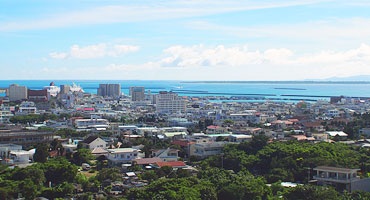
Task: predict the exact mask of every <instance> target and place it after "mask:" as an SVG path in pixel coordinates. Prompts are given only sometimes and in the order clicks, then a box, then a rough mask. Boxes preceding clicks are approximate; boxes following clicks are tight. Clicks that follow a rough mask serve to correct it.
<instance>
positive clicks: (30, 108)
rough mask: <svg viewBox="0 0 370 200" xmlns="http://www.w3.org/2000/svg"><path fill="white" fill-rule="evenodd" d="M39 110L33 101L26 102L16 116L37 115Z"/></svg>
mask: <svg viewBox="0 0 370 200" xmlns="http://www.w3.org/2000/svg"><path fill="white" fill-rule="evenodd" d="M36 113H37V108H36V104H35V103H34V102H31V101H24V102H22V103H21V105H20V106H19V110H18V112H17V113H16V115H28V114H36Z"/></svg>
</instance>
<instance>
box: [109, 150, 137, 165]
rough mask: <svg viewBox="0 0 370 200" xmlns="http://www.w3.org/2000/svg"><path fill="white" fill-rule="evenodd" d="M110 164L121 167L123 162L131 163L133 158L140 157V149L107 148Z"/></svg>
mask: <svg viewBox="0 0 370 200" xmlns="http://www.w3.org/2000/svg"><path fill="white" fill-rule="evenodd" d="M107 151H108V156H107V159H108V165H109V166H118V167H121V166H122V164H127V163H131V162H132V160H134V159H137V158H139V153H140V150H138V149H133V148H118V149H107Z"/></svg>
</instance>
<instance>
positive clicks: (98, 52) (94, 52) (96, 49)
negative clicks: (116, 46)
mask: <svg viewBox="0 0 370 200" xmlns="http://www.w3.org/2000/svg"><path fill="white" fill-rule="evenodd" d="M106 48H107V45H106V44H104V43H101V44H97V45H89V46H85V47H80V46H79V45H73V46H71V47H70V51H69V55H70V56H71V57H72V58H77V59H88V58H102V57H104V56H105V54H106Z"/></svg>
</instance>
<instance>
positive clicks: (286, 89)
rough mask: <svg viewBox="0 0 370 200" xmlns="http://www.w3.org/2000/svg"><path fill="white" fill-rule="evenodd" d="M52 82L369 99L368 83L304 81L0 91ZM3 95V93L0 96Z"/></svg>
mask: <svg viewBox="0 0 370 200" xmlns="http://www.w3.org/2000/svg"><path fill="white" fill-rule="evenodd" d="M51 82H54V83H55V85H57V86H59V85H62V84H72V83H75V84H77V85H80V86H81V87H82V88H83V89H84V90H85V92H89V93H94V94H96V93H97V88H98V87H99V84H100V83H120V84H121V87H122V92H123V93H124V94H128V93H129V87H132V86H143V87H145V88H146V91H148V90H150V91H151V92H152V93H158V92H159V91H170V90H172V91H173V92H176V93H179V95H181V96H227V97H231V96H245V97H265V98H268V99H283V101H284V99H285V101H288V100H289V99H297V100H298V99H312V100H317V99H326V100H327V99H329V98H330V96H341V95H343V96H350V97H369V98H370V82H304V81H302V82H301V81H298V82H297V81H288V82H279V81H274V82H272V81H258V82H240V81H238V82H206V81H203V82H201V81H198V82H191V81H141V80H122V81H117V80H75V81H71V80H56V81H51V80H0V88H7V87H9V85H11V84H13V83H16V84H19V85H25V86H27V87H28V88H30V89H41V88H42V87H43V86H47V85H49V84H50V83H51ZM0 95H1V96H4V95H5V94H0Z"/></svg>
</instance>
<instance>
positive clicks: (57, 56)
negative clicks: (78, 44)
mask: <svg viewBox="0 0 370 200" xmlns="http://www.w3.org/2000/svg"><path fill="white" fill-rule="evenodd" d="M49 56H50V57H52V58H54V59H65V58H67V56H68V54H67V53H57V52H51V53H49Z"/></svg>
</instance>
